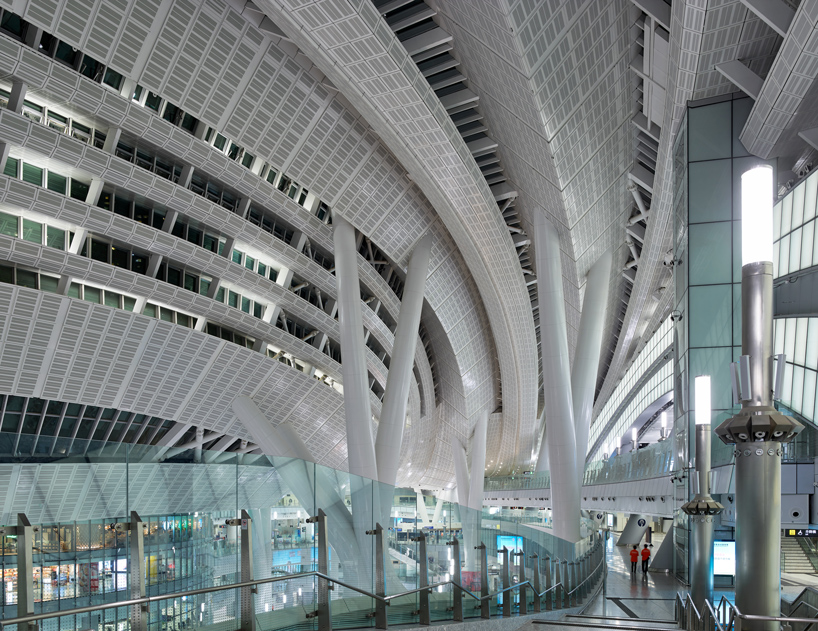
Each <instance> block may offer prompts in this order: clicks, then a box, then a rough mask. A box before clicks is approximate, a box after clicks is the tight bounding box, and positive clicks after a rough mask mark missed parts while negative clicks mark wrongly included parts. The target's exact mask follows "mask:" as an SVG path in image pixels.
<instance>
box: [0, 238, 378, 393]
mask: <svg viewBox="0 0 818 631" xmlns="http://www.w3.org/2000/svg"><path fill="white" fill-rule="evenodd" d="M0 260H7V261H11V262H14V263H19V264H22V265H26V266H30V267H35V268H37V269H40V270H43V271H45V272H49V273H51V274H59V275H62V274H66V275H68V276H71V277H72V278H75V279H77V280H78V281H82V280H89V281H92V282H93V283H94V284H101V285H103V286H105V287H110V288H111V289H114V290H117V291H124V292H126V293H130V294H135V295H137V296H145V297H146V298H147V299H148V300H154V301H156V302H159V303H161V304H164V305H167V306H168V307H170V308H172V309H178V310H181V311H183V312H186V313H193V314H195V315H197V316H204V317H205V318H206V319H208V320H212V321H214V322H217V323H219V324H223V325H225V326H227V327H229V328H232V329H234V330H237V331H241V332H243V333H245V334H247V335H250V336H253V337H257V338H261V339H263V340H265V341H267V342H269V343H272V344H275V345H277V346H280V347H282V348H287V349H290V350H291V351H292V352H293V353H294V354H295V355H296V356H297V357H299V358H302V359H304V360H305V361H309V362H311V363H313V365H315V366H319V367H322V368H323V369H325V372H327V374H329V375H330V376H332V377H333V378H334V379H335V378H337V380H339V381H340V374H341V371H340V366H339V365H338V363H337V362H335V361H334V360H332V359H331V358H330V357H329V356H327V355H325V354H324V353H322V352H321V351H319V350H318V349H317V348H315V347H314V346H312V345H311V344H309V343H307V342H303V341H301V340H300V339H299V338H296V337H294V336H292V335H290V334H289V333H286V332H284V331H283V330H281V329H279V328H277V327H275V326H274V324H270V323H266V322H264V321H263V320H261V319H259V318H256V317H253V316H251V315H250V314H247V313H244V312H242V311H240V310H238V309H234V308H229V307H227V306H226V305H224V304H222V303H219V302H216V301H215V300H212V299H210V298H206V297H204V296H201V295H199V294H195V293H193V292H190V291H187V290H184V289H181V288H179V287H174V286H173V285H169V284H167V283H165V282H162V281H158V280H155V279H152V278H148V277H146V276H143V275H141V274H137V273H135V272H130V271H128V270H123V269H118V268H115V267H112V266H110V265H108V264H106V263H100V262H98V261H93V260H90V259H87V258H85V257H81V256H79V255H75V254H69V253H67V252H61V251H55V250H52V249H50V248H46V247H44V246H40V245H37V244H33V243H28V242H25V241H20V240H18V239H13V238H11V237H7V236H4V235H0ZM302 302H304V303H305V304H309V303H306V301H302ZM293 312H294V313H296V311H295V310H294V311H293ZM333 322H334V321H333ZM336 336H337V333H336ZM367 357H368V364H369V365H370V367H371V370H372V373H373V375H377V376H379V377H380V379H379V380H380V381H382V385H383V383H385V374H386V370H385V368H384V367H383V363H382V362H381V361H380V360H379V359H378V358H377V357H376V356H375V355H374V354H373V353H372V352H371V351H368V354H367ZM35 383H36V381H35Z"/></svg>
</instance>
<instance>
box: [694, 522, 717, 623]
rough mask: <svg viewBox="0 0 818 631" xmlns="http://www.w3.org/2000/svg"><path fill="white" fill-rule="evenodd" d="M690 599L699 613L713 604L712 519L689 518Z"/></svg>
mask: <svg viewBox="0 0 818 631" xmlns="http://www.w3.org/2000/svg"><path fill="white" fill-rule="evenodd" d="M690 522H691V524H690V526H691V527H690V570H689V571H690V597H691V598H692V599H693V603H694V604H695V605H696V608H697V609H698V610H699V611H703V609H702V607H703V605H704V601H705V600H709V601H710V602H711V603H712V602H713V517H708V516H707V515H691V516H690Z"/></svg>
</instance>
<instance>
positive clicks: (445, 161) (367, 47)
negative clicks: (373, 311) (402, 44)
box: [273, 1, 536, 450]
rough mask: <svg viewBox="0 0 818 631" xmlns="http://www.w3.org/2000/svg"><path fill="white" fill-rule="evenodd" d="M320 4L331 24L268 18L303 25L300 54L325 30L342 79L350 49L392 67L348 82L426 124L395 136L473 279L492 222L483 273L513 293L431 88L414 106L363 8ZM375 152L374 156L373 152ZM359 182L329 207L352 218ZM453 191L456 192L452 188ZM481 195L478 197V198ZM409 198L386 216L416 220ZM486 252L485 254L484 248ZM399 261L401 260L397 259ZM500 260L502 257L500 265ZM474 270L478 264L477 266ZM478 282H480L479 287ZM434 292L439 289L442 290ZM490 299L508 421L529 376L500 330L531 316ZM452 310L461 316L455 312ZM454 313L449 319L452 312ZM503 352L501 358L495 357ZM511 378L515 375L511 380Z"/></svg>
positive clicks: (485, 212)
mask: <svg viewBox="0 0 818 631" xmlns="http://www.w3.org/2000/svg"><path fill="white" fill-rule="evenodd" d="M321 6H322V7H325V8H326V10H327V11H329V12H330V13H332V14H335V13H339V14H341V15H343V16H344V17H343V18H342V19H338V20H333V21H332V24H330V23H329V22H327V21H326V20H324V19H323V18H319V17H318V16H317V15H316V14H315V13H314V12H311V14H310V17H311V20H310V21H309V22H307V21H304V22H301V21H300V20H301V15H300V14H299V12H295V14H294V15H283V13H279V12H276V14H275V15H274V16H273V17H274V19H276V20H284V21H292V20H295V21H296V22H297V24H293V25H292V26H293V28H292V29H290V30H288V32H291V33H292V32H295V31H297V30H298V29H303V31H302V32H303V37H300V38H299V42H298V45H299V46H306V48H305V50H306V51H307V54H310V55H313V54H315V53H316V50H315V48H314V47H312V45H311V44H309V43H308V42H307V40H312V39H313V38H319V39H321V40H322V41H324V38H325V37H327V36H329V37H330V38H331V42H332V43H328V42H326V41H325V42H324V46H325V48H322V51H321V52H320V53H319V54H326V55H327V57H328V60H329V59H331V63H335V64H337V65H336V67H335V68H336V70H337V71H338V72H340V73H341V74H342V76H343V79H344V81H347V80H350V81H351V80H353V79H352V78H351V77H347V76H346V75H344V74H343V73H345V72H346V70H347V68H348V67H351V66H353V63H352V61H351V60H352V58H353V56H354V57H357V60H366V61H367V62H370V59H375V58H377V60H378V61H377V63H378V64H380V67H379V68H378V70H374V69H373V66H374V64H373V63H371V62H370V67H369V68H368V69H367V70H368V71H369V72H370V78H373V79H374V78H375V77H376V76H381V75H383V74H386V71H387V68H388V70H389V71H391V72H395V71H397V72H395V74H394V75H392V77H393V78H394V81H393V85H390V86H389V91H387V92H385V93H380V94H378V93H375V90H376V82H374V81H372V82H368V81H362V82H361V81H359V80H360V77H355V79H354V81H356V83H357V85H358V86H359V89H360V90H361V91H362V97H363V98H362V99H361V101H363V100H365V99H368V100H370V101H371V103H369V104H367V107H368V108H371V107H374V108H375V109H376V110H377V111H378V112H379V113H380V114H381V115H384V116H386V117H387V120H388V121H389V122H390V123H392V124H394V125H398V124H400V123H401V122H405V121H407V120H414V121H415V122H416V123H420V124H421V125H427V127H426V128H425V129H424V133H420V134H418V133H415V134H413V135H410V134H404V135H403V136H402V140H403V141H405V143H406V144H405V145H404V147H405V149H407V150H409V151H414V152H417V155H420V154H423V157H424V160H425V162H426V164H427V168H428V169H429V171H430V172H428V173H424V177H425V178H427V179H426V180H424V184H429V180H432V179H436V180H437V182H436V184H435V185H436V186H439V187H440V188H439V189H438V190H441V191H442V192H443V195H444V196H446V202H445V203H443V204H442V205H439V206H438V208H437V210H438V212H440V213H441V214H444V215H445V213H446V212H448V210H449V209H450V208H451V209H452V210H453V211H454V207H456V208H457V210H456V211H454V212H456V213H457V215H458V217H457V219H456V220H455V219H454V218H453V217H452V216H448V215H446V216H447V217H448V219H449V221H447V227H448V228H449V230H450V231H452V232H453V233H455V239H456V240H457V241H458V242H459V243H463V244H466V243H468V244H469V247H468V251H467V252H464V254H465V255H466V258H467V260H468V261H469V265H470V267H471V269H472V272H473V273H474V274H476V276H477V277H478V282H479V283H485V282H487V276H486V274H485V270H483V269H482V268H481V265H480V264H479V263H478V262H477V261H476V260H475V259H474V256H475V254H476V253H477V252H478V251H480V250H481V248H482V247H483V245H480V246H477V243H478V242H479V241H480V239H482V238H483V237H485V236H486V235H488V234H494V232H493V229H494V228H495V226H496V227H497V229H498V239H497V240H496V243H494V244H493V246H492V252H491V257H490V258H491V260H492V261H493V264H494V265H496V267H495V268H494V269H492V270H491V272H490V274H495V273H496V274H500V275H502V276H503V278H504V279H505V281H506V282H505V284H504V288H503V291H504V292H509V294H513V293H514V291H513V289H512V288H513V287H514V282H513V280H512V279H515V278H516V277H518V276H520V277H521V274H520V272H519V264H518V263H517V261H516V258H515V259H514V260H512V258H513V257H509V259H508V260H506V258H505V256H506V255H511V254H512V250H513V248H509V249H508V250H505V249H504V247H503V245H502V244H505V243H506V241H505V240H507V241H508V243H510V238H509V237H508V234H507V231H505V227H504V226H503V227H502V228H501V226H500V225H499V223H498V222H499V217H498V214H497V212H496V204H495V203H494V201H493V199H490V196H489V191H488V187H487V186H486V185H485V180H483V179H482V178H481V179H480V180H479V181H478V180H475V181H471V180H470V179H467V178H470V177H471V171H467V170H466V169H464V168H461V164H463V162H462V161H463V160H466V159H468V161H469V162H471V161H472V158H471V157H470V155H469V154H468V150H467V149H466V148H465V145H463V141H462V139H461V138H460V137H459V135H458V134H457V130H456V128H454V126H453V125H452V124H451V123H449V125H450V126H451V127H452V129H451V130H449V131H451V132H452V134H451V135H452V139H451V140H450V139H449V138H448V133H447V132H446V131H443V130H441V129H440V127H438V126H443V127H445V125H444V123H443V122H442V121H445V120H448V118H447V116H446V114H445V112H443V111H442V108H441V106H440V105H439V103H437V102H436V99H435V98H434V95H431V99H430V100H429V101H428V102H423V103H422V104H420V105H418V103H417V101H418V96H419V95H417V94H415V93H414V85H415V84H414V83H413V81H412V79H413V77H414V75H418V76H420V75H419V73H418V72H417V70H416V68H414V67H412V66H411V64H396V63H394V62H393V60H392V58H391V57H390V55H389V54H388V53H387V52H386V42H385V41H381V39H382V38H378V37H377V35H376V34H373V33H372V32H371V30H370V27H369V24H376V23H377V20H369V19H368V18H369V15H367V16H366V18H367V19H364V18H363V17H362V16H360V15H358V14H356V13H355V12H354V10H352V11H350V7H349V6H348V5H345V6H343V7H342V6H341V5H340V4H339V3H335V2H332V1H326V2H323V3H321ZM359 10H360V11H361V12H365V13H369V12H374V9H373V8H372V7H371V6H370V5H369V4H367V3H364V4H362V5H361V7H360V9H359ZM316 21H317V23H316ZM348 32H349V33H351V32H357V33H358V34H359V35H358V39H357V40H355V39H354V38H349V39H347V37H348V36H347V33H348ZM332 38H334V39H332ZM385 39H389V43H391V41H392V39H393V38H392V36H391V33H390V34H389V37H388V38H385ZM381 51H383V52H384V54H383V55H382V56H379V54H380V53H381ZM389 52H392V50H391V49H390V51H389ZM362 67H363V68H366V66H364V65H363V64H355V68H356V69H358V68H362ZM407 75H408V76H407ZM422 83H423V82H422V78H421V82H420V83H418V84H417V85H421V84H422ZM370 88H371V89H370ZM424 96H425V95H424ZM438 121H440V122H438ZM441 131H443V134H446V135H442V134H441ZM447 140H448V141H449V142H451V143H453V144H448V143H445V142H444V141H447ZM392 141H393V142H394V141H395V140H394V139H392ZM421 143H422V144H423V145H424V146H423V148H422V149H421V147H420V145H421ZM458 143H459V145H462V152H463V155H461V152H460V148H461V147H459V145H458ZM455 146H458V149H455ZM375 155H377V152H376V154H375ZM466 157H468V158H466ZM370 161H371V158H370ZM376 168H377V167H376ZM361 173H371V169H363V170H362V171H361ZM364 186H365V185H364V184H363V183H360V184H359V183H357V182H354V183H352V184H350V185H349V187H348V188H347V190H346V191H345V192H344V194H343V195H342V196H341V197H340V198H339V199H338V202H336V205H335V209H336V210H340V211H341V212H342V213H343V214H344V216H351V217H354V215H355V214H356V213H359V212H360V211H361V209H362V207H361V205H359V204H355V203H354V202H353V201H352V200H354V199H355V198H356V197H357V196H358V195H361V194H363V195H366V190H365V188H364ZM455 190H456V191H457V192H456V193H455ZM466 199H468V200H469V202H468V204H466V203H465V200H466ZM484 200H486V201H485V202H484ZM488 200H490V201H488ZM409 201H410V203H409V204H407V206H406V207H401V206H400V205H398V206H396V207H395V208H396V210H393V211H392V213H390V215H392V214H399V213H398V212H397V209H398V208H400V213H402V216H403V217H404V218H405V217H412V219H410V220H409V221H412V220H415V221H416V220H417V219H415V217H417V216H418V211H420V212H421V213H422V208H423V205H422V203H420V204H419V203H417V201H416V200H409ZM436 201H442V200H436ZM447 204H452V206H451V207H449V206H447ZM492 207H494V208H492ZM366 210H370V209H366ZM465 217H471V218H472V219H471V220H466V223H469V221H473V223H472V225H475V226H476V225H477V224H478V223H479V225H480V226H481V229H484V230H485V231H483V232H482V233H481V234H482V236H481V237H479V238H476V237H475V236H474V235H469V234H467V233H468V228H467V227H466V226H465V225H463V223H462V222H463V221H464V218H465ZM353 221H354V222H355V223H356V225H361V226H362V229H363V230H364V232H366V230H367V228H368V227H369V225H368V224H365V223H363V222H361V221H360V219H358V220H356V219H353ZM410 230H411V228H410ZM384 236H385V238H386V241H381V242H378V244H379V247H383V246H382V245H381V243H384V244H386V246H387V249H386V250H385V251H386V252H387V253H391V252H393V251H394V252H400V249H399V248H400V246H399V245H397V244H395V243H393V242H392V241H391V240H389V238H388V235H384ZM486 256H488V253H487V252H486ZM401 260H405V258H404V259H401ZM506 263H508V267H507V268H506ZM476 270H481V271H480V272H477V271H476ZM515 274H516V276H515ZM508 281H511V282H508ZM437 287H438V286H437V284H436V282H432V283H430V289H431V290H432V291H434V289H435V288H437ZM496 287H497V286H496V285H495V288H496ZM481 288H482V289H485V287H481ZM439 291H440V292H441V293H442V290H439ZM487 296H488V294H486V297H487ZM495 298H496V297H492V298H490V299H487V304H488V305H490V308H491V309H495V312H494V313H492V316H493V318H492V320H493V322H494V323H495V324H497V322H500V321H503V322H505V324H503V325H500V326H495V327H493V332H494V334H495V336H499V337H498V340H500V338H503V339H502V340H501V341H498V344H499V346H500V347H501V348H503V349H505V350H504V352H503V353H501V362H503V363H504V364H505V368H506V370H504V374H503V377H504V382H505V384H506V385H507V386H508V392H507V394H508V396H507V397H506V398H504V401H503V406H504V411H505V412H507V415H508V418H509V420H510V419H515V421H519V420H520V419H519V418H518V416H517V415H518V411H519V412H522V410H523V408H524V407H525V406H527V405H529V404H530V401H529V400H527V399H526V397H525V396H522V395H521V394H520V393H521V392H523V391H525V389H526V388H528V387H529V385H530V384H528V383H527V382H528V381H529V379H530V377H531V375H528V374H526V371H525V370H520V365H521V363H520V361H522V363H525V361H524V360H522V358H521V356H520V357H519V358H518V359H519V361H516V362H513V361H510V360H511V355H512V354H515V353H520V352H522V353H523V354H524V353H525V352H526V351H523V350H522V348H523V347H522V346H521V347H519V348H518V347H517V346H516V345H515V343H514V342H512V341H511V340H510V339H505V338H504V336H505V335H506V333H510V334H511V335H522V336H525V335H526V331H530V332H531V335H532V338H533V323H532V324H530V325H528V326H527V325H526V319H528V320H531V316H530V307H528V306H526V307H525V308H524V307H523V306H522V305H521V306H520V309H519V310H516V309H515V313H514V315H513V316H510V317H507V315H508V314H504V315H500V314H499V313H498V312H496V309H497V308H498V307H500V308H505V307H508V308H509V309H510V308H511V304H512V303H514V301H515V300H516V298H511V297H510V295H509V296H506V298H505V299H502V300H495ZM525 302H528V296H527V293H526V295H525ZM452 304H453V305H454V304H456V302H453V303H452ZM454 311H455V310H454V308H453V310H452V311H449V312H447V313H445V314H439V315H440V317H441V318H444V319H445V321H446V322H449V323H451V325H453V324H454V322H452V321H451V320H450V318H451V316H452V315H453V314H454ZM457 315H458V316H460V317H462V313H459V314H457ZM460 317H458V318H457V319H460ZM512 321H513V322H512ZM506 326H507V327H508V329H507V330H505V329H504V327H506ZM444 327H445V324H444ZM532 346H533V345H532ZM529 350H530V347H529ZM504 354H505V357H504V356H503V355H504ZM534 355H535V356H536V350H534ZM512 363H514V364H516V366H517V368H512ZM535 364H536V359H535V358H534V359H533V360H532V365H535ZM533 372H534V373H535V375H534V377H533V380H534V381H535V380H536V367H535V369H534V371H533ZM461 379H462V377H461ZM518 379H519V380H520V381H518ZM463 381H465V380H463ZM521 384H523V385H521ZM470 394H471V393H470ZM523 417H524V418H525V419H526V420H524V421H522V422H523V424H524V425H525V424H526V423H528V415H527V414H523ZM531 425H532V427H531V429H532V430H533V414H532V415H531ZM508 428H509V429H510V431H509V433H508V436H507V441H508V442H510V444H511V445H512V447H511V449H512V450H514V449H515V446H514V445H515V443H516V441H517V438H518V436H517V431H516V430H517V425H516V423H515V422H509V424H508ZM528 431H529V430H528V429H525V430H523V432H524V433H525V432H528Z"/></svg>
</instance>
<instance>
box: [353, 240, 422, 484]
mask: <svg viewBox="0 0 818 631" xmlns="http://www.w3.org/2000/svg"><path fill="white" fill-rule="evenodd" d="M431 252H432V236H431V235H426V236H425V237H423V238H422V239H421V240H420V241H419V242H418V244H417V245H416V246H415V249H414V251H413V252H412V256H411V258H410V259H409V265H408V267H407V270H406V282H405V283H404V285H403V299H402V301H401V304H400V313H399V314H398V325H397V327H396V329H395V344H394V346H393V347H392V355H391V357H392V360H391V362H390V364H389V374H388V375H387V377H386V388H385V390H384V395H383V406H382V407H381V418H380V423H379V424H378V437H377V439H376V440H375V457H376V459H377V462H378V480H379V481H380V482H381V483H386V484H389V485H391V486H395V480H396V479H397V477H398V466H399V464H400V448H401V443H402V442H403V430H404V426H405V425H406V406H407V404H408V402H409V386H410V385H411V384H412V369H413V367H414V365H415V346H416V343H417V339H418V327H419V326H420V311H421V308H422V307H423V293H424V291H425V288H426V276H427V275H428V273H429V256H430V255H431ZM356 270H357V268H356ZM358 302H359V303H360V295H359V299H358ZM342 352H343V349H342ZM344 388H345V389H344V392H346V386H345V387H344Z"/></svg>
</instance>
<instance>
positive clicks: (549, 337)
mask: <svg viewBox="0 0 818 631" xmlns="http://www.w3.org/2000/svg"><path fill="white" fill-rule="evenodd" d="M534 221H535V223H534V244H535V247H536V252H535V254H536V264H537V292H538V294H539V298H540V339H541V341H542V372H543V395H544V399H545V421H546V426H547V428H548V430H547V433H548V440H546V441H543V442H544V443H545V445H544V446H543V447H541V448H540V456H539V459H538V460H537V471H542V467H543V465H544V464H545V462H544V459H543V452H544V451H545V448H547V449H548V461H549V464H550V471H551V498H552V501H553V504H552V505H553V516H554V534H555V535H556V536H557V537H560V538H562V539H566V540H567V541H578V540H579V538H580V535H579V510H580V502H579V489H580V487H579V478H578V477H577V442H576V434H575V430H574V412H573V402H572V397H571V377H570V375H571V366H570V358H569V356H568V334H567V329H566V323H565V299H564V296H563V289H562V265H561V263H560V243H559V236H558V235H557V230H556V229H555V228H554V226H553V225H552V224H551V222H549V221H548V220H547V219H546V218H545V216H544V215H543V214H542V213H537V214H536V215H535V219H534Z"/></svg>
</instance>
